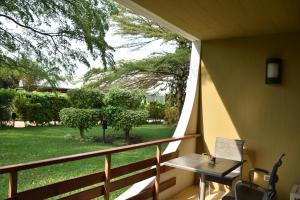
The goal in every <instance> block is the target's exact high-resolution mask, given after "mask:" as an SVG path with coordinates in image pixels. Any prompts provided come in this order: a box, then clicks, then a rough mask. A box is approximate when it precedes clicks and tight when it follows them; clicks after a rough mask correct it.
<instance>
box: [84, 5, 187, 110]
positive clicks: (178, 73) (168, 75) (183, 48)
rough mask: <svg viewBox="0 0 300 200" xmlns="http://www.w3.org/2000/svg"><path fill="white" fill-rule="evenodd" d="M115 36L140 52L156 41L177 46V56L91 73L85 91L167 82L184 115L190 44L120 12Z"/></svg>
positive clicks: (138, 86)
mask: <svg viewBox="0 0 300 200" xmlns="http://www.w3.org/2000/svg"><path fill="white" fill-rule="evenodd" d="M113 20H114V21H115V22H116V24H117V25H116V26H117V30H116V34H119V35H122V36H124V37H126V38H127V39H128V41H129V42H128V43H127V44H126V45H124V47H132V48H141V47H143V46H145V45H146V44H149V43H151V42H153V41H156V40H162V41H164V42H169V43H170V42H171V43H173V44H174V45H176V47H177V48H176V51H175V52H174V53H163V54H158V55H157V54H156V55H153V56H152V57H150V58H146V59H143V60H137V61H123V62H119V63H117V65H116V67H115V69H114V70H110V71H104V70H103V69H99V68H98V69H92V70H90V71H89V72H88V73H87V74H86V75H85V77H84V81H85V83H86V87H92V88H94V87H100V88H108V87H122V88H143V89H147V88H151V87H156V86H158V85H160V84H161V83H162V82H167V83H168V84H169V87H170V88H171V94H172V97H173V98H174V99H176V103H177V108H178V111H179V113H180V112H181V109H182V106H183V102H184V98H185V88H186V81H187V77H188V72H189V62H190V49H191V42H190V41H188V40H187V39H185V38H183V37H181V36H179V35H177V34H175V33H172V32H170V31H169V30H167V29H166V28H164V27H162V26H160V25H159V24H157V23H154V22H153V21H151V20H149V19H147V18H145V17H142V16H140V15H136V14H134V13H132V12H131V11H129V10H125V9H121V11H120V13H119V15H116V16H114V18H113Z"/></svg>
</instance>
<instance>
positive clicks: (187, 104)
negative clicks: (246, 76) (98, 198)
mask: <svg viewBox="0 0 300 200" xmlns="http://www.w3.org/2000/svg"><path fill="white" fill-rule="evenodd" d="M200 50H201V42H200V41H194V42H193V45H192V53H191V62H190V70H189V76H188V80H187V87H186V96H185V100H184V104H183V108H182V112H181V115H180V118H179V121H178V124H177V127H176V129H175V132H174V134H173V137H181V136H184V135H185V133H186V129H187V126H188V123H189V120H190V117H191V113H192V110H193V105H194V102H195V100H196V99H195V98H196V92H197V84H198V79H199V71H200V55H201V52H200ZM180 143H181V141H176V142H172V143H169V144H168V146H167V148H166V149H165V151H164V152H163V154H166V153H171V152H174V151H176V150H177V149H178V147H179V145H180ZM153 180H154V177H151V178H148V179H146V180H143V181H141V182H138V183H136V184H134V185H132V186H131V187H130V188H129V189H128V190H126V191H125V192H124V193H123V194H121V195H120V196H119V197H117V198H116V200H125V199H128V198H130V197H132V196H134V195H137V194H138V193H140V192H141V191H143V190H144V189H145V188H146V187H147V186H149V184H151V182H152V181H153Z"/></svg>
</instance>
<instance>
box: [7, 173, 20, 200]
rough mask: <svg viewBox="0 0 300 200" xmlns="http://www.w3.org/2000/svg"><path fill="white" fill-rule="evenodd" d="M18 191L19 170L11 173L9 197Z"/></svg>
mask: <svg viewBox="0 0 300 200" xmlns="http://www.w3.org/2000/svg"><path fill="white" fill-rule="evenodd" d="M17 191H18V172H16V171H14V172H10V173H9V183H8V197H9V198H10V197H13V196H14V195H16V194H17Z"/></svg>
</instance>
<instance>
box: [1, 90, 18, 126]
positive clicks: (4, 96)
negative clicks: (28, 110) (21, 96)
mask: <svg viewBox="0 0 300 200" xmlns="http://www.w3.org/2000/svg"><path fill="white" fill-rule="evenodd" d="M15 95H16V91H15V90H13V89H0V127H2V126H3V125H6V122H7V121H9V120H10V118H11V110H12V107H13V99H14V97H15Z"/></svg>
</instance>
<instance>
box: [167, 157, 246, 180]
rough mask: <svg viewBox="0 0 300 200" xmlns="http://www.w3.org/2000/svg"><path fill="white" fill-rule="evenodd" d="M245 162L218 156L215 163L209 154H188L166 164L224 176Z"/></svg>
mask: <svg viewBox="0 0 300 200" xmlns="http://www.w3.org/2000/svg"><path fill="white" fill-rule="evenodd" d="M242 163H243V162H241V161H235V160H229V159H223V158H216V162H215V164H214V165H212V164H209V159H208V158H207V156H204V155H201V154H195V153H192V154H188V155H184V156H181V157H178V158H175V159H172V160H169V161H167V162H165V165H167V166H170V167H175V168H179V169H184V170H188V171H192V172H197V173H203V174H206V175H213V176H219V177H223V176H226V175H227V174H229V173H230V172H232V171H233V170H235V169H236V168H238V167H239V166H241V165H242Z"/></svg>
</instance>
